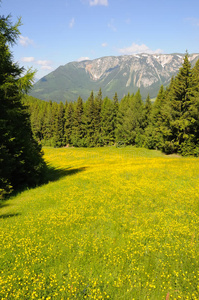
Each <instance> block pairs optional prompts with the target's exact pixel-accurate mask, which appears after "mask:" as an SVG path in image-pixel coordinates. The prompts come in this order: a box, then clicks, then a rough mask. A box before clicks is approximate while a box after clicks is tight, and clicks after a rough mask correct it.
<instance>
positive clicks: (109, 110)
mask: <svg viewBox="0 0 199 300" xmlns="http://www.w3.org/2000/svg"><path fill="white" fill-rule="evenodd" d="M101 137H102V142H103V145H113V144H114V142H115V107H114V102H113V101H111V100H110V99H109V98H108V97H106V98H105V99H104V101H103V104H102V111H101Z"/></svg>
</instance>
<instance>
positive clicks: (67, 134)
mask: <svg viewBox="0 0 199 300" xmlns="http://www.w3.org/2000/svg"><path fill="white" fill-rule="evenodd" d="M73 114H74V107H73V103H72V102H70V103H69V104H68V105H67V109H66V113H65V127H64V138H65V143H66V145H71V144H72V141H71V138H72V128H73Z"/></svg>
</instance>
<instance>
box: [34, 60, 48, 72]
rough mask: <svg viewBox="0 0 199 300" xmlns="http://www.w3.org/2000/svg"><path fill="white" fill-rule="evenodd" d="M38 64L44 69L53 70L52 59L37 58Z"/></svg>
mask: <svg viewBox="0 0 199 300" xmlns="http://www.w3.org/2000/svg"><path fill="white" fill-rule="evenodd" d="M36 64H37V65H39V66H41V69H42V70H52V67H51V61H50V60H37V61H36Z"/></svg>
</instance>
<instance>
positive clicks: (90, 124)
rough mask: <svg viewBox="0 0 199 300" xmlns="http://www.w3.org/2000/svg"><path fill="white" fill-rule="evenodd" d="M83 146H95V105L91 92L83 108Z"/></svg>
mask: <svg viewBox="0 0 199 300" xmlns="http://www.w3.org/2000/svg"><path fill="white" fill-rule="evenodd" d="M83 131H84V138H83V146H85V147H94V146H95V103H94V95H93V91H91V94H90V97H89V98H88V99H87V101H86V103H85V108H84V115H83Z"/></svg>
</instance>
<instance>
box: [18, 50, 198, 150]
mask: <svg viewBox="0 0 199 300" xmlns="http://www.w3.org/2000/svg"><path fill="white" fill-rule="evenodd" d="M23 103H24V105H26V106H27V109H28V112H29V114H30V120H31V128H32V132H33V136H34V138H35V140H37V142H39V143H41V144H42V145H45V146H53V147H65V146H73V147H101V146H109V145H116V146H117V147H121V146H125V145H135V146H138V147H145V148H148V149H158V150H161V151H163V152H164V153H166V154H172V153H178V154H181V155H183V156H185V155H194V156H198V155H199V61H198V62H197V63H196V65H195V66H194V67H193V68H192V67H191V64H190V62H189V59H188V53H187V54H186V55H185V57H184V62H183V65H182V67H181V68H180V70H179V72H178V74H177V75H176V77H174V78H172V79H171V82H170V85H169V86H168V87H167V88H166V89H164V87H163V86H161V87H160V90H159V93H158V95H157V98H156V100H155V102H154V103H153V102H152V101H151V99H150V96H149V95H148V97H147V99H146V101H145V102H144V101H143V100H142V97H141V94H140V91H139V90H138V91H137V93H136V94H132V95H130V94H128V95H126V96H124V97H123V98H122V99H121V101H118V96H117V93H115V95H114V97H113V99H109V98H108V97H105V98H104V99H103V97H102V91H101V89H100V90H99V92H98V94H97V95H94V93H93V91H91V94H90V96H89V98H88V99H87V101H86V102H85V103H84V102H83V100H82V98H81V97H79V98H78V99H77V101H76V102H74V103H72V102H69V103H68V102H67V101H66V103H65V104H63V103H62V102H61V103H60V104H58V103H56V102H52V101H50V102H45V101H41V100H38V99H36V98H33V97H31V96H25V97H24V98H23Z"/></svg>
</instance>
